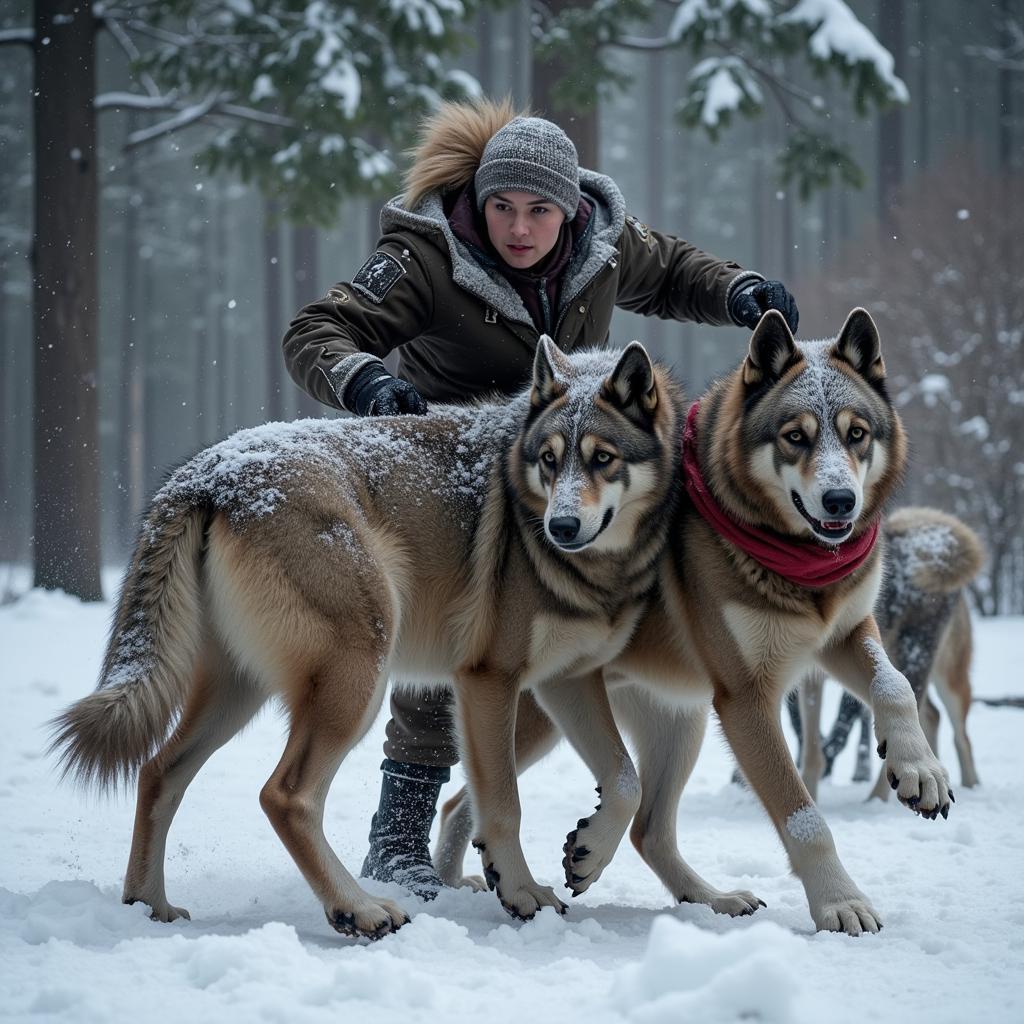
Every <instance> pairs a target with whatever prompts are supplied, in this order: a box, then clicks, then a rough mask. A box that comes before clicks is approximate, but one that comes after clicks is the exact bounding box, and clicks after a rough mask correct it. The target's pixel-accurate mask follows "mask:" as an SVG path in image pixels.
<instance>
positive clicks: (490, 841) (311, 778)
mask: <svg viewBox="0 0 1024 1024" xmlns="http://www.w3.org/2000/svg"><path fill="white" fill-rule="evenodd" d="M680 419H681V397H680V396H679V394H678V389H677V388H676V386H675V384H674V383H673V382H672V381H671V379H670V378H669V377H668V375H667V373H666V372H665V371H663V370H662V369H660V368H657V367H655V366H654V365H653V364H652V363H651V361H650V358H649V357H648V355H647V353H646V352H645V351H644V349H643V348H642V346H640V345H639V344H638V343H636V342H634V343H633V344H631V345H629V346H627V347H626V349H625V350H623V351H622V352H615V351H608V350H604V351H599V352H589V351H588V352H581V353H578V354H575V355H566V354H565V353H563V352H561V351H560V350H559V349H558V348H557V346H555V345H554V343H553V342H552V341H551V339H550V338H548V337H546V336H545V337H542V338H541V339H540V342H539V344H538V346H537V355H536V360H535V365H534V377H533V383H532V385H531V386H529V387H527V388H526V389H524V390H523V391H522V392H521V393H520V394H518V395H517V396H515V397H513V398H511V399H509V400H507V401H504V402H501V401H498V402H491V403H481V404H478V405H466V406H444V405H438V406H435V407H434V408H432V410H431V411H430V413H429V414H427V415H424V416H396V417H368V418H366V419H345V420H330V421H324V420H300V421H298V422H296V423H287V424H282V423H273V424H267V425H265V426H262V427H255V428H251V429H249V430H243V431H240V432H238V433H237V434H235V435H234V436H232V437H230V438H228V439H227V440H225V441H222V442H220V443H219V444H217V445H214V446H213V447H211V448H208V449H206V450H205V451H202V452H200V453H199V454H198V455H196V456H195V457H194V458H192V459H190V460H189V461H188V462H186V463H185V464H184V465H182V466H181V467H179V468H178V469H177V470H176V471H175V472H174V473H172V474H171V476H170V478H169V479H168V481H167V483H166V484H165V485H164V487H163V488H161V490H160V491H159V492H158V494H157V496H156V497H155V499H154V501H153V503H152V505H151V507H150V509H149V511H148V514H147V516H146V519H145V522H144V523H143V527H142V530H141V532H140V536H139V540H138V544H137V547H136V553H135V557H134V558H133V561H132V565H131V569H130V571H129V573H128V576H127V577H126V579H125V583H124V586H123V589H122V594H121V600H120V602H119V604H118V610H117V615H116V619H115V622H114V627H113V631H112V634H111V638H110V643H109V648H108V653H107V657H106V660H105V662H104V667H103V671H102V674H101V677H100V681H99V685H98V686H97V689H96V691H95V692H94V693H93V694H90V695H88V696H86V697H83V698H82V699H81V700H79V701H77V702H76V703H75V704H73V705H71V706H70V707H69V708H68V709H67V710H66V711H64V713H63V714H62V715H60V716H59V718H58V719H57V720H56V722H55V723H54V724H55V727H56V738H55V746H56V748H57V749H58V750H59V751H60V752H61V760H62V764H63V767H64V770H65V772H70V773H71V774H73V775H77V776H79V777H81V778H83V779H85V780H97V781H99V782H100V783H110V782H113V781H115V780H117V779H127V778H129V777H131V776H132V775H133V774H134V773H135V771H136V769H139V767H140V765H141V770H139V772H138V775H139V784H138V804H137V813H136V822H135V831H134V835H133V838H132V850H131V854H130V856H129V862H128V870H127V872H126V874H125V886H124V899H125V901H126V902H135V901H140V902H143V903H145V904H147V905H148V906H149V907H151V908H152V913H153V916H154V917H155V918H157V919H159V920H163V921H173V920H175V919H176V918H179V917H183V916H187V914H186V912H185V911H184V910H182V909H181V908H180V907H176V906H173V905H172V904H170V903H169V902H168V900H167V895H166V891H165V885H164V850H165V844H166V840H167V832H168V829H169V828H170V825H171V821H172V819H173V817H174V813H175V811H176V810H177V808H178V806H179V804H180V802H181V799H182V797H183V796H184V793H185V790H186V789H187V787H188V785H189V783H190V782H191V780H192V778H193V777H194V776H195V774H196V772H198V771H199V769H200V768H201V767H202V765H203V764H204V762H205V761H206V760H207V758H208V757H209V756H210V755H211V754H212V753H213V752H214V751H215V750H216V749H217V748H218V747H220V746H222V745H223V744H224V743H226V742H227V741H228V740H229V739H231V737H232V736H234V735H235V733H237V732H238V731H239V730H240V729H241V728H243V726H244V725H245V724H246V723H247V722H248V721H249V720H250V719H251V718H252V716H253V715H254V714H256V712H257V711H258V710H259V708H260V707H261V706H262V705H263V704H264V703H265V702H266V700H267V699H268V698H270V697H277V698H278V699H279V700H280V701H281V702H282V703H283V704H284V705H285V707H286V708H287V710H288V713H289V718H290V724H289V736H288V742H287V745H286V747H285V750H284V753H283V754H282V757H281V761H280V763H279V764H278V766H277V768H276V770H275V771H274V773H273V775H272V776H271V777H270V779H269V780H268V781H267V783H266V784H265V785H264V787H263V789H262V791H261V793H260V802H261V805H262V806H263V809H264V810H265V812H266V813H267V816H268V817H269V818H270V821H271V823H272V825H273V826H274V828H275V830H276V831H277V833H278V835H279V836H280V838H281V840H282V842H283V843H284V845H285V846H286V847H287V849H288V850H289V852H290V853H291V855H292V857H293V858H294V860H295V862H296V865H297V866H298V868H299V869H300V870H301V872H302V874H303V875H304V876H305V878H306V880H307V881H308V882H309V884H310V886H311V887H312V889H313V890H314V892H315V893H316V894H317V896H318V897H319V898H320V900H321V902H322V904H323V907H324V911H325V913H326V915H327V919H328V921H329V922H330V924H331V925H332V926H333V927H334V928H336V929H337V930H338V931H339V932H342V933H343V934H346V935H361V936H366V937H369V938H379V937H380V936H382V935H384V934H387V933H388V932H391V931H394V930H396V929H397V928H399V927H400V926H401V925H402V924H404V923H405V922H406V921H407V920H408V918H407V916H406V915H405V913H404V912H403V911H402V910H401V909H400V908H399V907H398V905H397V904H396V903H394V902H393V901H391V900H386V899H378V898H376V897H371V896H370V895H369V894H368V893H366V892H364V891H363V890H362V889H361V888H360V887H359V885H358V883H357V882H356V881H355V879H354V878H353V877H352V875H351V874H350V873H349V872H347V871H346V870H345V868H344V867H343V865H342V864H341V862H340V861H339V860H338V858H337V856H336V855H335V853H334V851H333V850H332V849H331V847H330V845H329V843H328V842H327V839H326V837H325V836H324V833H323V811H324V801H325V800H326V797H327V793H328V790H329V788H330V784H331V781H332V779H333V777H334V774H335V772H336V771H337V770H338V767H339V766H340V764H341V762H342V760H343V759H344V758H345V756H346V754H347V753H348V752H349V750H351V748H352V747H353V746H354V745H355V744H356V743H357V742H358V741H359V739H360V738H361V737H362V735H363V734H364V733H365V732H366V730H367V729H368V728H369V726H370V725H371V724H372V722H373V720H374V717H375V716H376V714H377V711H378V709H379V707H380V703H381V700H382V697H383V694H384V691H385V688H386V686H387V682H388V679H389V678H391V679H394V680H396V681H398V682H400V683H402V684H403V685H407V686H429V687H435V686H436V685H437V680H439V679H442V680H451V683H452V687H453V689H454V690H455V692H456V695H457V697H458V707H459V715H460V736H461V739H462V741H463V746H464V762H465V764H466V771H467V775H468V776H469V778H470V779H471V780H472V784H473V790H474V797H475V807H476V810H477V812H478V813H477V818H476V821H477V826H478V827H477V832H476V840H477V845H478V848H479V849H480V850H481V853H482V855H483V858H484V869H485V874H486V876H487V878H488V880H489V881H490V882H491V887H492V888H496V889H497V895H498V897H499V899H500V900H501V901H502V904H503V905H504V906H505V908H506V909H507V910H508V911H509V913H511V914H513V915H515V916H518V917H522V918H527V917H532V916H533V915H534V914H535V913H536V912H537V910H539V909H540V908H541V907H542V906H552V907H555V908H556V909H558V910H564V909H565V907H564V905H563V904H562V902H561V900H559V898H558V897H557V896H556V895H555V893H554V892H553V890H552V889H551V888H550V887H549V886H541V885H539V884H538V883H537V882H536V881H535V880H534V878H533V877H532V875H531V874H530V871H529V867H528V866H527V864H526V861H525V858H524V857H523V854H522V848H521V846H520V843H519V831H518V827H517V822H518V794H517V792H516V789H515V751H514V749H513V748H512V744H511V741H512V737H513V733H514V722H515V708H516V700H517V697H518V695H519V692H520V690H530V689H532V688H535V687H536V688H543V687H544V686H545V685H547V684H548V683H549V682H550V681H551V680H552V678H553V677H557V678H562V677H564V678H568V679H571V680H581V679H589V680H590V683H589V684H584V683H582V682H581V683H580V686H581V687H583V686H585V685H586V686H587V687H588V692H589V690H590V689H592V690H594V691H595V693H596V694H597V696H598V697H599V698H603V697H604V686H603V682H602V681H601V677H600V675H599V669H600V667H601V666H602V665H603V664H605V663H606V662H608V661H609V660H611V659H612V658H613V657H614V656H615V655H616V654H617V653H618V652H619V651H620V650H621V649H622V647H623V646H624V645H625V644H626V643H627V642H628V640H629V637H630V635H631V633H632V631H633V629H634V627H635V626H636V623H637V620H638V619H639V617H640V615H641V614H642V612H643V609H644V607H645V605H646V602H647V599H648V595H649V594H650V592H651V591H652V589H653V588H654V586H655V580H656V572H657V565H658V560H659V557H660V554H661V551H662V549H663V547H664V545H665V543H666V541H667V538H668V525H669V522H670V519H671V515H670V512H671V506H672V504H673V501H674V496H675V494H676V493H677V490H678V489H677V486H676V484H675V481H674V477H673V473H672V469H673V466H674V465H675V463H676V461H677V455H678V438H679V434H680ZM175 720H176V724H175V728H174V729H173V732H172V733H171V735H170V736H168V735H167V733H168V731H169V730H170V729H171V726H172V723H175ZM147 758H150V759H149V760H147ZM143 762H145V763H144V764H143ZM615 777H617V775H616V776H614V777H613V779H614V778H615ZM613 779H612V780H609V784H610V783H611V782H612V781H613ZM634 788H635V787H634ZM636 799H637V801H638V800H639V796H638V795H637V797H636ZM632 809H635V804H634V805H632ZM627 820H628V818H627Z"/></svg>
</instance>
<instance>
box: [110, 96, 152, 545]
mask: <svg viewBox="0 0 1024 1024" xmlns="http://www.w3.org/2000/svg"><path fill="white" fill-rule="evenodd" d="M135 123H136V118H135V117H134V115H132V114H129V116H128V131H129V133H130V132H131V131H132V130H133V129H134V127H135ZM124 160H125V165H126V181H125V188H126V193H127V202H126V203H125V208H124V279H123V280H124V285H123V287H124V292H123V295H122V300H121V301H122V303H123V306H122V310H121V373H122V382H121V394H120V403H119V404H120V407H121V415H120V417H119V430H118V446H119V449H120V451H119V457H118V467H117V471H118V475H119V482H120V484H121V487H120V500H119V502H118V521H117V537H118V542H119V544H130V543H131V540H132V534H133V532H134V529H133V528H134V523H135V517H136V516H137V515H138V513H139V510H140V509H141V508H142V503H143V500H144V498H145V494H146V473H145V466H144V452H145V448H144V445H145V415H144V407H145V391H146V380H145V374H144V366H143V356H142V339H143V337H144V336H145V332H144V331H143V330H141V319H142V318H143V317H144V316H145V310H144V308H143V307H142V306H141V304H140V302H139V287H140V270H142V269H143V268H141V267H140V265H139V264H140V256H139V210H140V209H142V208H143V203H142V201H141V200H142V195H141V193H140V183H139V173H138V155H137V153H136V151H135V150H134V149H130V150H128V151H127V152H126V153H125V154H124Z"/></svg>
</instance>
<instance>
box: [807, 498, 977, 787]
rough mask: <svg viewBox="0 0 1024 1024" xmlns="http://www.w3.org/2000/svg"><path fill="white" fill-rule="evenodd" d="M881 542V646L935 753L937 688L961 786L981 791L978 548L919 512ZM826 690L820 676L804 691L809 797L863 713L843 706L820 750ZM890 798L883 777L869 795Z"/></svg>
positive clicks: (944, 518)
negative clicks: (933, 696) (974, 714)
mask: <svg viewBox="0 0 1024 1024" xmlns="http://www.w3.org/2000/svg"><path fill="white" fill-rule="evenodd" d="M884 534H885V540H886V573H885V577H884V580H883V583H882V590H881V592H880V593H879V595H878V603H877V604H876V605H875V618H876V619H877V620H878V625H879V628H880V629H881V631H882V642H883V644H884V646H885V649H886V651H887V652H888V654H889V656H890V657H891V658H892V660H893V663H894V664H896V665H898V666H899V667H900V669H901V670H902V671H903V673H904V674H905V675H906V677H907V679H908V680H909V681H910V685H911V687H912V688H913V690H914V695H915V697H916V698H917V704H918V708H919V709H920V716H921V724H922V726H923V727H924V731H925V735H926V736H927V737H928V742H929V743H930V744H931V748H932V750H933V751H937V750H938V747H937V740H938V728H939V711H938V708H936V707H935V705H934V704H933V703H932V702H931V700H929V698H928V682H929V680H931V681H932V682H934V683H935V688H936V690H937V691H938V693H939V697H940V698H941V699H942V703H943V704H944V705H945V707H946V710H947V712H948V713H949V717H950V721H951V723H952V725H953V738H954V743H955V745H956V753H957V758H958V759H959V761H960V780H961V784H962V785H964V786H967V787H972V786H976V785H977V784H978V773H977V770H976V769H975V766H974V755H973V752H972V750H971V741H970V739H969V737H968V735H967V712H968V711H969V710H970V706H971V678H970V665H971V650H972V644H971V616H970V612H969V610H968V607H967V599H966V597H965V596H964V588H965V587H966V586H967V584H968V583H970V582H971V580H973V579H974V578H975V576H977V575H978V573H979V572H980V571H981V567H982V564H983V562H984V549H983V547H982V543H981V540H980V539H979V538H978V536H977V534H975V533H974V531H973V530H971V529H970V527H968V526H967V525H966V524H965V523H963V522H961V520H959V519H957V518H956V517H955V516H951V515H948V514H947V513H945V512H941V511H939V510H938V509H934V508H919V507H906V508H901V509H898V510H897V511H896V512H894V513H893V514H892V515H891V516H889V518H888V519H887V520H886V522H885V525H884ZM823 682H824V675H823V674H822V673H820V672H818V671H816V672H812V673H811V674H809V675H808V676H807V678H806V679H805V680H804V681H803V682H802V683H801V684H800V724H801V734H802V744H801V758H800V773H801V775H802V776H803V780H804V784H805V785H806V786H807V789H808V791H809V792H810V793H811V795H812V796H816V794H817V787H818V780H819V779H820V778H822V776H823V775H827V774H828V772H829V770H830V769H831V762H832V760H833V759H834V758H835V756H836V754H838V752H839V751H840V750H841V749H842V748H843V745H844V744H845V742H846V737H847V735H848V734H849V731H850V726H851V724H852V722H853V720H854V718H855V717H859V709H860V708H862V707H863V705H861V704H860V703H859V702H856V703H855V704H854V707H853V710H852V714H851V712H850V710H849V704H850V703H851V702H847V701H845V700H844V702H843V705H842V707H841V709H840V717H839V719H838V720H837V722H836V724H835V726H833V729H832V732H831V733H830V735H829V738H828V740H826V742H825V744H824V745H823V744H822V741H821V736H820V734H819V732H818V723H819V718H820V712H821V690H822V685H823ZM844 712H845V716H844ZM889 792H890V789H889V786H888V784H887V782H886V779H885V777H884V776H883V775H879V778H878V781H877V783H876V785H875V788H874V790H873V791H872V793H871V795H872V796H876V797H879V798H881V799H883V800H885V799H888V796H889Z"/></svg>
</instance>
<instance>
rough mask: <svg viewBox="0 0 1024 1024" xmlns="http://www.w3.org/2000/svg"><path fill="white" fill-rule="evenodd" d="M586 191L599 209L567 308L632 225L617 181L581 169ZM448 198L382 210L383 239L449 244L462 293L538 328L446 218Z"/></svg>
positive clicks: (573, 266) (565, 297)
mask: <svg viewBox="0 0 1024 1024" xmlns="http://www.w3.org/2000/svg"><path fill="white" fill-rule="evenodd" d="M580 188H581V191H582V192H583V194H584V195H585V196H586V197H587V199H589V200H590V202H591V204H592V205H593V207H594V212H593V214H592V215H591V230H590V232H589V236H590V243H589V245H586V246H582V247H581V248H580V250H579V251H578V252H577V253H575V254H574V256H573V259H572V262H571V263H570V264H569V267H568V269H567V270H566V276H565V285H564V286H563V288H562V305H565V304H567V303H568V302H570V301H571V300H572V297H573V296H574V295H577V294H578V293H579V292H580V291H581V290H582V289H583V288H585V287H586V285H587V283H588V282H589V281H590V280H591V278H593V276H594V275H595V274H596V273H597V272H598V271H599V270H600V269H601V267H603V266H604V265H605V264H606V263H607V262H608V261H609V260H610V259H612V258H614V256H615V253H616V244H617V242H618V240H619V236H620V235H621V234H622V229H623V228H624V227H625V224H626V201H625V199H624V198H623V196H622V193H621V192H620V191H619V187H618V185H616V184H615V182H614V181H612V179H611V178H609V177H607V175H604V174H597V173H596V172H595V171H587V170H583V169H582V168H581V169H580ZM443 195H444V193H443V192H442V191H441V189H435V190H434V191H433V192H430V193H428V194H427V195H426V196H424V197H423V199H421V200H420V202H419V203H418V204H417V206H416V207H415V208H414V209H411V210H410V209H407V208H406V206H405V198H404V196H396V197H395V198H394V199H392V200H391V201H390V202H388V203H387V205H385V207H384V209H383V210H381V214H380V230H381V234H382V235H386V234H388V233H389V232H392V231H411V232H412V233H414V234H417V235H424V236H428V237H429V236H432V237H434V238H435V239H438V240H440V238H443V239H444V243H445V245H446V246H447V248H448V253H449V255H450V256H451V261H452V280H453V281H454V282H455V283H456V284H457V285H458V286H459V287H460V288H465V289H466V291H468V292H472V293H473V294H475V295H478V296H480V298H482V299H483V300H484V301H485V302H487V303H488V305H490V306H492V307H493V308H494V309H495V310H497V311H498V313H500V314H501V315H502V316H506V317H508V318H509V319H510V320H515V321H518V322H519V323H526V324H530V323H532V322H533V321H532V319H531V317H530V314H529V313H528V312H527V311H526V307H525V306H524V305H523V302H522V299H520V298H519V296H518V295H517V294H516V291H515V289H514V288H513V287H512V285H511V284H509V282H508V280H507V279H506V278H505V277H503V276H502V275H501V273H499V272H498V271H496V270H488V269H486V268H485V267H484V266H483V265H481V264H480V263H479V262H478V261H477V260H476V259H475V257H474V256H473V254H472V253H471V251H470V250H469V248H468V247H467V246H466V245H465V244H464V243H462V242H461V241H459V239H457V238H456V237H455V234H454V233H453V232H452V229H451V225H450V224H449V223H448V218H447V216H446V215H445V211H444V202H443ZM439 236H440V238H439Z"/></svg>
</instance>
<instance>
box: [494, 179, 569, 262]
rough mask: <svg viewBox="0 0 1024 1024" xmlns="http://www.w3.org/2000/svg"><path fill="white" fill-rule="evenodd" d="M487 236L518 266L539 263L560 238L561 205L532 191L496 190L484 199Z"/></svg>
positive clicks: (502, 255)
mask: <svg viewBox="0 0 1024 1024" xmlns="http://www.w3.org/2000/svg"><path fill="white" fill-rule="evenodd" d="M484 217H485V219H486V220H487V236H488V237H489V238H490V240H491V245H493V246H494V248H495V249H496V250H497V251H498V255H499V256H500V257H501V258H502V259H503V260H504V261H505V262H506V263H507V264H508V265H509V266H510V267H515V269H516V270H528V269H529V268H530V267H532V266H534V265H535V264H537V263H539V262H540V261H541V260H542V259H544V257H545V256H547V254H548V253H549V252H551V250H552V249H553V248H554V247H555V242H557V241H558V232H559V230H560V229H561V227H562V223H563V222H564V221H565V214H564V213H563V212H562V210H561V208H560V207H558V206H556V205H555V204H554V203H553V202H551V201H550V200H549V199H544V198H543V197H542V196H537V195H533V194H532V193H530V192H496V193H495V194H494V195H492V196H488V197H487V199H486V200H485V201H484Z"/></svg>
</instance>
